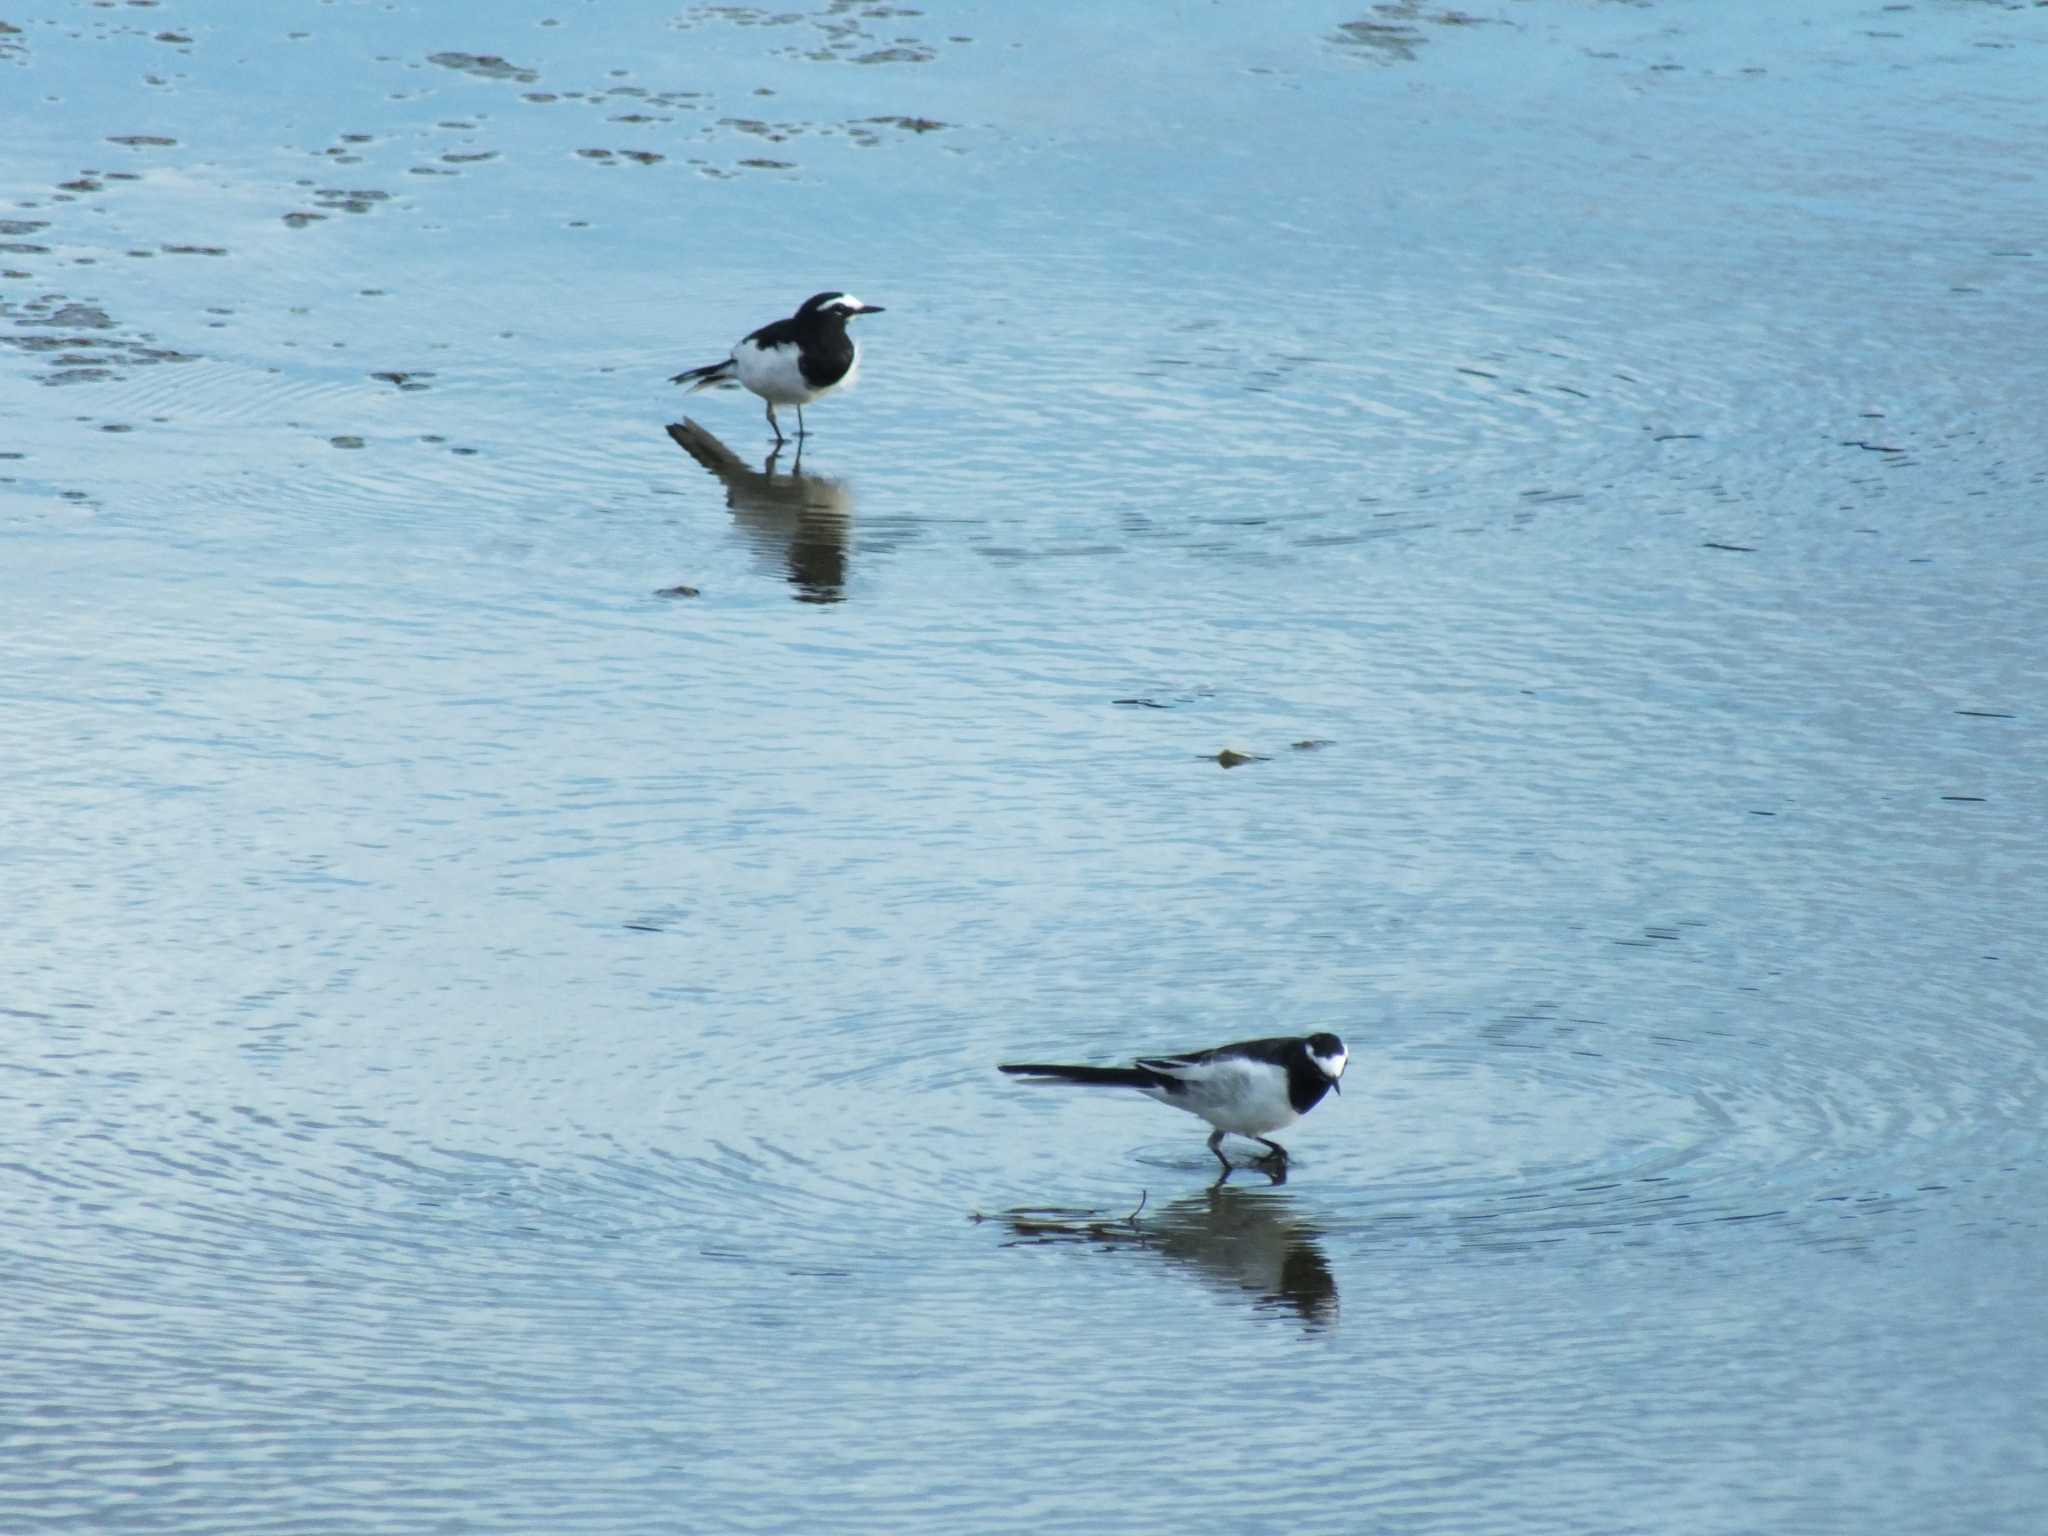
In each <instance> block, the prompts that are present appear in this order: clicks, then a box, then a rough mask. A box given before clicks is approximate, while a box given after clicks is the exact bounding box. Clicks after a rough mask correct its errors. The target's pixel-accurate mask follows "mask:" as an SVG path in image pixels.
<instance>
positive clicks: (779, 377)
mask: <svg viewBox="0 0 2048 1536" xmlns="http://www.w3.org/2000/svg"><path fill="white" fill-rule="evenodd" d="M881 313H882V306H881V305H879V304H863V303H861V301H860V300H859V299H856V298H855V297H854V296H853V295H852V294H850V293H814V294H812V295H811V296H810V297H809V298H808V299H805V300H804V302H803V304H802V306H801V307H800V308H799V309H798V310H797V312H796V313H795V314H793V315H791V316H790V317H789V318H788V319H787V320H777V321H776V322H774V324H772V325H764V326H762V327H761V328H760V329H759V330H758V331H755V332H753V333H752V334H750V335H749V336H747V337H746V338H745V339H744V340H742V341H741V342H739V343H738V345H736V346H735V347H734V348H733V349H732V355H731V356H730V357H728V358H727V359H726V360H725V361H724V362H722V363H706V364H705V365H704V366H703V367H701V368H686V369H684V370H683V371H682V372H681V373H678V374H675V375H673V376H671V378H670V379H669V383H671V384H687V385H689V386H690V390H691V393H693V394H694V393H695V392H696V391H698V390H700V389H710V388H712V387H714V386H716V385H720V384H740V385H744V386H745V387H746V388H748V389H751V390H752V391H753V392H754V393H755V394H757V395H759V396H760V397H761V398H762V399H763V400H765V401H767V402H768V425H769V426H770V427H771V428H773V429H774V432H775V442H776V445H777V446H778V447H779V446H781V444H782V443H783V441H784V438H783V436H782V424H781V423H780V422H778V421H777V420H776V419H775V407H777V406H778V405H793V406H795V407H796V435H797V436H798V437H802V436H803V435H804V407H805V406H807V405H809V404H810V403H811V402H812V401H813V400H818V399H822V398H823V397H824V396H826V395H829V394H831V393H832V392H833V391H835V390H841V389H846V388H849V387H850V386H851V385H852V384H853V381H854V380H855V379H857V378H859V377H860V343H859V342H857V341H855V340H854V339H853V337H852V336H850V335H849V334H848V333H847V330H846V322H847V321H848V320H851V319H852V318H853V317H854V316H855V315H879V314H881Z"/></svg>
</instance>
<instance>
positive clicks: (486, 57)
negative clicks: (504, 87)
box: [427, 53, 540, 85]
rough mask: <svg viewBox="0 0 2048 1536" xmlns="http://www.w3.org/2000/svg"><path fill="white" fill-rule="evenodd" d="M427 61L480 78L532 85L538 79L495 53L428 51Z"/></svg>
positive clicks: (535, 75) (531, 72)
mask: <svg viewBox="0 0 2048 1536" xmlns="http://www.w3.org/2000/svg"><path fill="white" fill-rule="evenodd" d="M427 62H428V63H429V64H438V65H440V66H441V67H442V68H443V69H452V70H456V71H457V72H459V73H461V74H465V75H475V76H476V77H477V78H478V79H481V80H516V81H518V82H519V83H520V84H521V85H532V84H533V83H534V82H535V81H537V80H539V79H540V76H539V75H538V74H537V73H535V72H534V71H533V70H530V69H522V68H520V66H519V65H517V64H514V63H512V62H511V61H510V60H509V59H504V58H500V57H499V56H498V55H497V54H495V53H430V54H428V55H427Z"/></svg>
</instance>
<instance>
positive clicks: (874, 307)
mask: <svg viewBox="0 0 2048 1536" xmlns="http://www.w3.org/2000/svg"><path fill="white" fill-rule="evenodd" d="M883 312H884V311H883V309H882V306H881V305H879V304H863V305H861V307H860V308H859V309H856V310H855V311H854V313H855V314H856V315H879V314H882V313H883Z"/></svg>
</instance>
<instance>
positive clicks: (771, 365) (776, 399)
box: [732, 341, 860, 405]
mask: <svg viewBox="0 0 2048 1536" xmlns="http://www.w3.org/2000/svg"><path fill="white" fill-rule="evenodd" d="M732 360H733V364H734V372H736V373H737V374H738V375H739V380H740V382H741V383H742V384H744V385H746V386H747V388H748V389H751V390H752V391H753V392H754V393H755V394H757V395H759V396H760V397H761V398H762V399H763V400H766V401H767V402H768V403H769V404H770V405H809V404H810V403H811V402H812V401H813V400H816V399H819V398H821V397H823V396H825V395H829V394H831V393H833V392H834V391H835V390H841V389H845V388H846V387H847V386H848V385H849V384H851V383H853V381H854V379H855V378H856V377H857V376H858V375H859V373H860V349H859V348H858V347H856V348H855V349H854V353H853V366H852V367H850V368H848V369H847V370H846V372H845V374H844V375H843V376H842V377H841V378H840V379H839V381H838V382H837V383H834V384H827V385H826V386H825V387H824V388H823V389H820V388H818V387H817V386H816V385H814V384H812V383H811V382H810V381H809V380H807V379H806V378H805V377H804V371H803V369H802V368H801V367H800V366H799V365H798V363H797V348H796V343H795V342H791V343H789V344H788V345H787V346H780V347H763V346H759V345H757V344H756V343H754V342H751V341H743V342H741V343H740V344H739V345H738V346H736V347H734V348H733V349H732Z"/></svg>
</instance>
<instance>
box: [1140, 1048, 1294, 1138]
mask: <svg viewBox="0 0 2048 1536" xmlns="http://www.w3.org/2000/svg"><path fill="white" fill-rule="evenodd" d="M1190 1076H1191V1078H1192V1080H1190V1081H1189V1082H1188V1089H1187V1091H1186V1092H1185V1093H1170V1092H1168V1091H1167V1090H1165V1089H1163V1088H1146V1089H1142V1090H1141V1091H1142V1092H1143V1093H1145V1094H1147V1095H1148V1096H1149V1097H1151V1098H1155V1099H1157V1100H1158V1101H1159V1102H1160V1103H1162V1104H1171V1105H1172V1106H1173V1107H1174V1108H1175V1109H1184V1110H1186V1111H1187V1112H1188V1113H1189V1114H1191V1115H1200V1116H1201V1117H1202V1118H1203V1119H1204V1120H1206V1121H1208V1122H1209V1123H1210V1124H1211V1125H1213V1126H1215V1127H1216V1129H1217V1130H1219V1131H1228V1132H1230V1133H1231V1134H1232V1135H1236V1136H1264V1135H1265V1134H1267V1133H1268V1132H1269V1131H1278V1130H1283V1129H1285V1128H1286V1127H1287V1126H1290V1125H1292V1124H1294V1122H1295V1121H1297V1120H1299V1119H1300V1118H1301V1116H1300V1115H1298V1114H1296V1113H1295V1110H1294V1105H1293V1103H1292V1102H1290V1101H1289V1099H1288V1097H1287V1085H1286V1080H1285V1079H1284V1078H1282V1079H1279V1080H1278V1081H1277V1082H1276V1081H1275V1079H1274V1078H1273V1077H1272V1076H1271V1075H1269V1074H1266V1073H1262V1072H1259V1071H1256V1070H1246V1069H1244V1068H1242V1067H1238V1066H1236V1065H1235V1064H1232V1065H1231V1066H1227V1067H1224V1068H1222V1069H1220V1070H1217V1069H1211V1070H1210V1071H1208V1072H1206V1073H1202V1074H1201V1075H1200V1076H1199V1077H1198V1078H1197V1077H1194V1076H1193V1074H1191V1075H1190Z"/></svg>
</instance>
